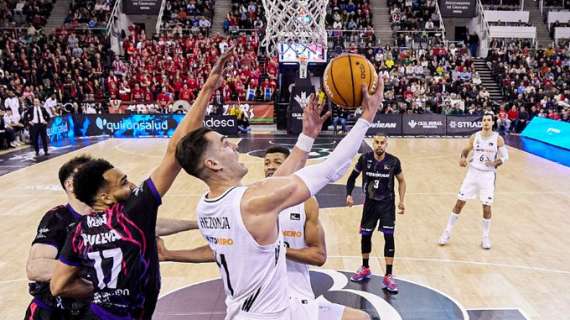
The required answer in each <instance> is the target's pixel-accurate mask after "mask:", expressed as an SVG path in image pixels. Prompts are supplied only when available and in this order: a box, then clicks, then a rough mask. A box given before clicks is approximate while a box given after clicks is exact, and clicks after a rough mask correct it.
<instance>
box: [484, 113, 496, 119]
mask: <svg viewBox="0 0 570 320" xmlns="http://www.w3.org/2000/svg"><path fill="white" fill-rule="evenodd" d="M485 116H490V117H491V118H492V119H493V120H494V119H495V115H494V114H493V113H492V112H485V113H483V117H485Z"/></svg>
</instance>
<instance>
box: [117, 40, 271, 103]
mask: <svg viewBox="0 0 570 320" xmlns="http://www.w3.org/2000/svg"><path fill="white" fill-rule="evenodd" d="M231 46H235V50H236V55H235V57H234V58H232V59H231V61H230V63H229V65H228V67H227V68H226V71H225V72H226V74H225V76H224V82H223V84H222V87H221V89H219V90H218V92H216V94H215V96H214V102H219V103H220V104H223V102H224V101H236V100H241V101H253V100H271V99H272V95H273V92H274V91H275V88H276V86H277V68H278V62H277V59H276V58H275V57H273V58H272V59H264V60H265V62H264V63H263V64H261V63H260V62H259V59H258V56H257V54H258V47H259V38H258V36H257V35H256V34H255V33H253V34H249V35H247V34H244V33H241V34H239V35H237V36H235V37H231V36H222V35H219V34H216V35H213V36H210V37H206V36H204V35H202V34H189V35H178V34H173V33H163V34H161V35H160V36H159V37H153V38H147V37H146V35H145V34H144V32H142V31H139V32H133V33H132V35H131V36H129V37H128V38H127V39H125V41H124V43H123V48H124V51H125V58H124V59H120V58H118V57H117V58H115V61H114V62H113V63H112V68H111V72H110V74H109V77H108V78H107V81H106V90H107V91H108V93H109V96H110V98H111V99H112V100H121V101H125V102H127V101H132V102H143V101H157V102H158V104H159V106H160V107H161V109H165V108H166V106H168V104H170V102H172V101H175V100H178V99H183V100H193V99H194V98H195V97H196V95H197V93H198V91H199V90H200V88H201V87H202V85H203V84H204V82H205V80H206V78H207V75H208V73H209V72H210V69H211V67H212V65H213V63H214V62H215V61H216V59H217V58H218V57H219V52H223V51H224V50H225V49H226V48H228V47H231Z"/></svg>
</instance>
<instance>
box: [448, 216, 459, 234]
mask: <svg viewBox="0 0 570 320" xmlns="http://www.w3.org/2000/svg"><path fill="white" fill-rule="evenodd" d="M458 219H459V215H458V214H456V213H454V212H452V213H451V214H450V215H449V219H448V220H447V227H445V231H447V233H451V230H453V226H454V225H455V224H456V223H457V220H458Z"/></svg>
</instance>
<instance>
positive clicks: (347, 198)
mask: <svg viewBox="0 0 570 320" xmlns="http://www.w3.org/2000/svg"><path fill="white" fill-rule="evenodd" d="M346 205H347V206H348V207H349V208H352V206H353V205H354V200H353V199H352V196H346Z"/></svg>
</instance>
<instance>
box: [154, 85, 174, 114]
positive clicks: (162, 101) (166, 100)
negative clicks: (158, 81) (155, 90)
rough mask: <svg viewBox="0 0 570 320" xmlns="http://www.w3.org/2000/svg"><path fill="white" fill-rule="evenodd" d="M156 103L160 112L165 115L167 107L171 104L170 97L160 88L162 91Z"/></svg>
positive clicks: (164, 89)
mask: <svg viewBox="0 0 570 320" xmlns="http://www.w3.org/2000/svg"><path fill="white" fill-rule="evenodd" d="M156 101H157V102H158V106H159V107H160V109H161V111H162V112H163V113H165V112H166V111H167V110H168V105H169V104H170V103H172V97H171V96H170V94H169V93H168V92H166V88H162V91H161V92H160V94H159V95H158V97H156Z"/></svg>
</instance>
